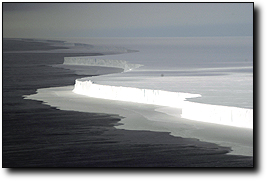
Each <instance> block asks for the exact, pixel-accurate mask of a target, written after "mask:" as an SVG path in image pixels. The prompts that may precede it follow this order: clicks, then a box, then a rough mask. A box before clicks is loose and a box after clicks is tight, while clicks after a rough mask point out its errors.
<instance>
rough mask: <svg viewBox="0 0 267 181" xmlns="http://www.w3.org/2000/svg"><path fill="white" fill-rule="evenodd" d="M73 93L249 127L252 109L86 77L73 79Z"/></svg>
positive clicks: (197, 118)
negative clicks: (206, 101) (169, 109)
mask: <svg viewBox="0 0 267 181" xmlns="http://www.w3.org/2000/svg"><path fill="white" fill-rule="evenodd" d="M73 92H74V93H77V94H81V95H86V96H89V97H94V98H101V99H109V100H118V101H128V102H135V103H142V104H154V105H160V106H168V107H175V108H180V109H182V114H181V117H182V118H185V119H191V120H195V121H202V122H208V123H215V124H222V125H228V126H235V127H242V128H251V129H252V128H253V110H252V109H245V108H237V107H230V106H218V105H208V104H202V103H194V102H189V101H186V99H187V98H196V97H200V96H201V95H200V94H190V93H181V92H169V91H163V90H152V89H140V88H134V87H122V86H111V85H100V84H95V83H93V82H92V81H91V80H87V79H77V80H76V81H75V86H74V89H73Z"/></svg>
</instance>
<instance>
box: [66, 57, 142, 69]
mask: <svg viewBox="0 0 267 181" xmlns="http://www.w3.org/2000/svg"><path fill="white" fill-rule="evenodd" d="M63 64H65V65H85V66H103V67H115V68H122V69H124V71H128V70H131V69H135V68H138V67H141V66H142V65H141V64H130V63H128V62H126V61H125V60H110V59H97V58H91V57H64V63H63Z"/></svg>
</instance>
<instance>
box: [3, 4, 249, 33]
mask: <svg viewBox="0 0 267 181" xmlns="http://www.w3.org/2000/svg"><path fill="white" fill-rule="evenodd" d="M252 35H253V4H252V3H3V36H4V38H53V37H191V36H252Z"/></svg>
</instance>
